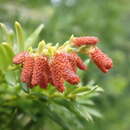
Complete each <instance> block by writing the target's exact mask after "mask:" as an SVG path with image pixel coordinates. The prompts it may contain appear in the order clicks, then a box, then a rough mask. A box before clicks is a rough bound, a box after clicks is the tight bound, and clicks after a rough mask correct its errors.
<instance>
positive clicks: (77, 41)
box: [72, 36, 99, 46]
mask: <svg viewBox="0 0 130 130" xmlns="http://www.w3.org/2000/svg"><path fill="white" fill-rule="evenodd" d="M98 42H99V39H98V38H97V37H92V36H83V37H74V39H73V40H72V44H73V45H75V46H82V45H96V44H97V43H98Z"/></svg>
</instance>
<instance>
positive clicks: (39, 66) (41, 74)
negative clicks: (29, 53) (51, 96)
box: [31, 56, 48, 88]
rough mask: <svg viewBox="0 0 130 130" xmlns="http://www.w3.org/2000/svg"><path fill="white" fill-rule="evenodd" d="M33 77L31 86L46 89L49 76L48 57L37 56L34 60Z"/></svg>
mask: <svg viewBox="0 0 130 130" xmlns="http://www.w3.org/2000/svg"><path fill="white" fill-rule="evenodd" d="M34 61H35V63H34V67H33V75H32V81H31V84H32V85H33V86H36V85H39V86H40V87H41V88H46V87H47V85H48V75H47V73H46V67H47V64H48V63H47V57H45V56H37V57H35V59H34Z"/></svg>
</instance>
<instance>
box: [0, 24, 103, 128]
mask: <svg viewBox="0 0 130 130" xmlns="http://www.w3.org/2000/svg"><path fill="white" fill-rule="evenodd" d="M1 25H2V26H1V29H2V30H6V31H3V32H2V36H3V37H4V36H5V35H6V37H5V41H6V40H7V42H8V37H9V35H8V34H9V33H8V29H7V27H6V26H5V25H4V24H1ZM42 28H43V25H40V26H39V27H38V28H37V29H36V30H35V31H34V32H33V33H32V34H31V35H30V36H29V38H26V37H25V36H26V34H25V32H24V30H23V28H22V26H21V25H20V23H18V22H15V30H16V39H13V41H16V43H11V42H9V43H6V42H3V43H1V44H0V51H1V53H0V57H1V58H0V62H1V66H0V72H1V79H0V81H1V88H0V93H1V100H0V106H1V107H0V112H1V113H2V116H1V117H0V120H2V121H4V120H5V119H8V120H7V121H6V122H4V124H3V122H1V123H0V126H1V127H0V128H1V129H9V130H11V129H18V130H22V129H27V130H29V129H34V128H35V127H37V129H39V130H40V129H42V128H44V125H45V124H46V122H45V121H46V118H48V119H49V120H50V121H53V122H55V123H56V124H57V125H59V126H60V128H62V129H64V130H71V129H77V130H78V129H81V128H85V127H87V124H88V121H90V120H91V121H93V118H92V117H93V116H95V117H101V115H100V113H99V112H98V111H97V110H95V108H94V107H93V105H94V103H93V102H92V98H93V97H95V96H98V95H99V94H100V93H101V92H103V89H101V88H100V87H98V86H97V85H94V84H91V83H90V84H88V85H84V86H83V85H81V84H80V85H79V86H71V85H70V84H67V83H66V86H67V88H66V91H65V92H64V93H59V92H58V91H56V89H55V88H54V87H52V85H49V86H48V88H47V89H46V90H44V89H41V88H39V87H38V86H37V87H35V88H33V89H32V90H30V89H29V88H27V85H26V84H25V83H22V82H20V79H19V77H20V66H16V65H13V64H12V58H13V56H14V55H15V54H14V53H18V52H21V51H23V50H27V49H28V47H35V46H33V45H36V42H37V39H38V36H39V33H40V32H41V30H42ZM13 34H14V36H15V32H14V33H13ZM14 38H15V37H14ZM26 39H27V40H26ZM41 45H44V42H43V41H42V42H40V44H39V48H38V49H39V51H41V49H42V48H41ZM88 63H89V60H86V64H88ZM79 73H80V77H82V76H83V74H82V72H79ZM4 108H5V109H6V112H5V110H4ZM68 115H69V116H68ZM70 119H71V120H70ZM68 121H69V122H68ZM70 122H71V123H70ZM16 123H17V126H18V128H17V126H15V124H16ZM32 123H35V126H33V125H31V124H32ZM75 125H76V127H77V128H75Z"/></svg>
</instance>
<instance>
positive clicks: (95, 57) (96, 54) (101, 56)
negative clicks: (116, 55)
mask: <svg viewBox="0 0 130 130" xmlns="http://www.w3.org/2000/svg"><path fill="white" fill-rule="evenodd" d="M89 56H90V58H91V59H92V61H93V62H94V63H95V64H96V65H97V67H98V68H99V69H100V70H101V71H102V72H104V73H106V72H108V71H109V69H111V68H112V66H113V64H112V59H111V58H109V57H108V56H107V55H106V54H105V53H103V52H102V51H101V50H100V49H99V48H97V47H96V48H94V49H92V50H90V52H89Z"/></svg>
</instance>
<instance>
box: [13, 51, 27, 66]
mask: <svg viewBox="0 0 130 130" xmlns="http://www.w3.org/2000/svg"><path fill="white" fill-rule="evenodd" d="M26 56H29V53H28V52H26V51H23V52H20V53H19V54H17V55H16V56H14V57H13V63H14V64H23V62H24V60H25V57H26Z"/></svg>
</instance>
